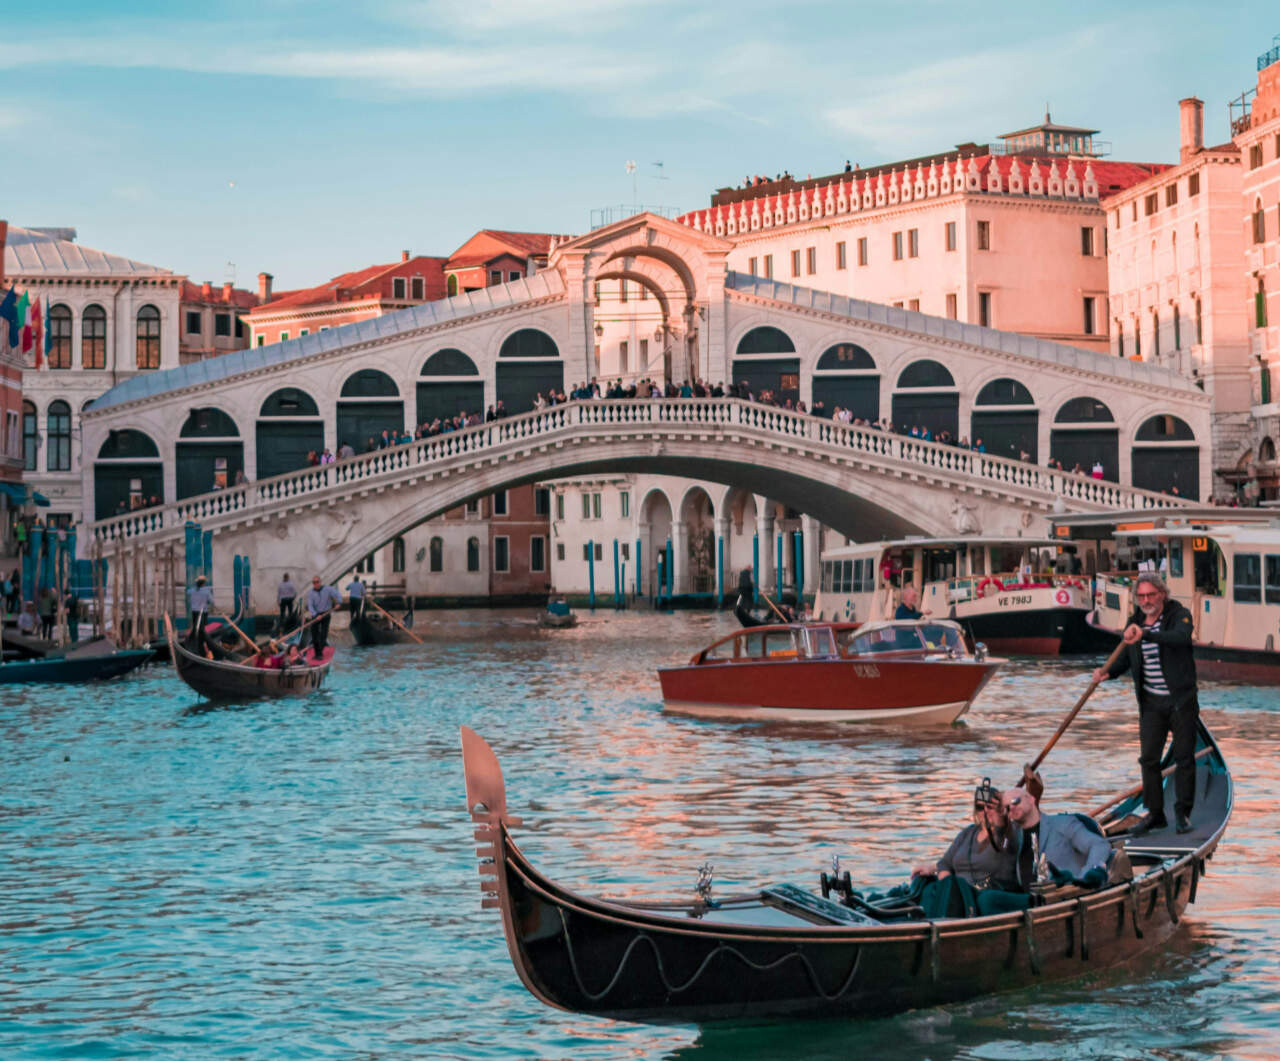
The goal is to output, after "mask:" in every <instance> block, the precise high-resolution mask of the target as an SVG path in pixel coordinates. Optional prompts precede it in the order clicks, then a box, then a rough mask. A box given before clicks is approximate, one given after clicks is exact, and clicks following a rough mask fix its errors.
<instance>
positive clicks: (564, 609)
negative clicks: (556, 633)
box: [538, 600, 578, 630]
mask: <svg viewBox="0 0 1280 1061" xmlns="http://www.w3.org/2000/svg"><path fill="white" fill-rule="evenodd" d="M538 625H539V626H545V627H547V628H548V629H550V630H567V629H568V628H569V627H571V626H577V625H578V617H577V615H575V614H574V612H573V611H572V610H571V609H570V608H569V604H568V602H567V601H563V600H553V601H549V602H548V603H547V606H546V607H545V608H544V609H543V610H542V611H540V612H538Z"/></svg>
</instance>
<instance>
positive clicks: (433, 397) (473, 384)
mask: <svg viewBox="0 0 1280 1061" xmlns="http://www.w3.org/2000/svg"><path fill="white" fill-rule="evenodd" d="M483 410H484V382H483V381H482V380H481V379H480V370H479V369H478V368H476V363H475V362H474V361H472V360H471V358H469V357H468V356H467V355H466V354H464V353H463V352H462V351H461V350H455V349H453V348H452V347H450V348H447V349H444V350H437V351H436V352H435V353H434V354H432V355H431V356H430V357H429V358H427V360H426V361H425V362H424V363H423V366H422V373H421V378H420V379H419V380H418V407H417V415H418V424H419V425H421V426H424V427H425V426H427V425H429V424H430V423H432V421H434V420H441V421H444V420H448V419H451V418H452V417H454V416H457V415H458V414H460V413H464V412H467V413H471V412H482V411H483Z"/></svg>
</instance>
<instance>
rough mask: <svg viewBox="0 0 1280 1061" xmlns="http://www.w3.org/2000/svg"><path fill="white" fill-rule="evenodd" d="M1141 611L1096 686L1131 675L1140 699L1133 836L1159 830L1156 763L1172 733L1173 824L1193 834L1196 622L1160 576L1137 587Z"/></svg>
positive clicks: (1160, 783)
mask: <svg viewBox="0 0 1280 1061" xmlns="http://www.w3.org/2000/svg"><path fill="white" fill-rule="evenodd" d="M1134 596H1135V597H1136V599H1137V602H1138V610H1137V611H1135V612H1134V613H1133V615H1132V616H1130V618H1129V623H1128V625H1127V626H1126V627H1125V629H1124V634H1123V640H1124V642H1125V644H1127V645H1128V646H1129V648H1128V651H1127V652H1125V653H1123V654H1122V655H1121V656H1120V657H1119V659H1117V660H1116V662H1115V663H1114V664H1112V665H1111V667H1110V668H1109V669H1108V668H1104V667H1099V668H1098V669H1097V670H1096V671H1094V673H1093V676H1094V679H1095V680H1096V681H1105V680H1106V679H1108V678H1114V677H1115V676H1116V675H1118V674H1123V673H1124V672H1125V671H1127V670H1131V671H1133V688H1134V692H1135V693H1136V694H1137V697H1138V734H1139V741H1140V745H1141V748H1140V751H1139V754H1138V762H1139V764H1140V765H1141V767H1142V802H1143V804H1144V805H1145V806H1146V808H1147V815H1146V817H1145V818H1144V819H1143V820H1142V821H1141V822H1140V823H1139V824H1138V825H1137V826H1136V827H1135V828H1134V829H1133V830H1132V832H1134V833H1145V832H1150V831H1151V830H1153V829H1163V828H1165V827H1166V826H1167V825H1168V821H1167V819H1166V818H1165V813H1164V778H1163V777H1162V776H1161V772H1160V761H1161V758H1162V756H1163V754H1164V745H1165V738H1166V737H1168V736H1169V735H1170V734H1172V735H1173V742H1172V744H1173V761H1174V763H1175V765H1176V769H1175V771H1174V793H1175V802H1174V819H1175V827H1176V829H1177V831H1178V832H1180V833H1187V832H1190V831H1191V811H1192V808H1193V806H1194V804H1195V795H1196V790H1195V780H1196V765H1195V758H1194V756H1195V745H1196V725H1197V722H1198V720H1199V718H1200V702H1199V700H1198V698H1197V695H1196V692H1197V690H1196V661H1195V656H1194V655H1193V649H1192V644H1191V640H1192V634H1193V632H1194V624H1193V623H1192V619H1191V613H1190V612H1189V611H1187V609H1186V608H1185V607H1183V606H1182V605H1181V604H1179V603H1178V602H1177V601H1176V600H1174V599H1173V598H1172V597H1170V596H1169V587H1168V586H1167V585H1165V581H1164V579H1162V578H1161V577H1160V576H1159V575H1157V574H1155V573H1154V572H1150V571H1144V572H1143V573H1142V574H1140V575H1139V576H1138V580H1137V583H1136V585H1135V586H1134Z"/></svg>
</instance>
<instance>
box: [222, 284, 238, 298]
mask: <svg viewBox="0 0 1280 1061" xmlns="http://www.w3.org/2000/svg"><path fill="white" fill-rule="evenodd" d="M234 290H235V285H233V284H232V283H231V281H230V280H228V281H227V282H226V283H225V284H223V285H222V301H223V302H230V301H231V292H232V291H234Z"/></svg>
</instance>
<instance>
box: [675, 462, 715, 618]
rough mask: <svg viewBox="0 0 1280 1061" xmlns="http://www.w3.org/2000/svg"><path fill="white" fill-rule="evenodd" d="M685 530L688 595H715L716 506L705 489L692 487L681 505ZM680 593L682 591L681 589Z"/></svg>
mask: <svg viewBox="0 0 1280 1061" xmlns="http://www.w3.org/2000/svg"><path fill="white" fill-rule="evenodd" d="M680 521H681V522H682V523H683V524H684V531H685V571H686V581H687V585H686V586H685V587H684V589H683V592H685V593H714V592H715V589H716V530H715V506H714V505H713V504H712V503H711V497H710V496H709V495H708V494H707V492H706V491H705V490H704V489H702V488H701V487H697V486H696V487H692V488H691V489H690V490H689V492H688V493H687V494H685V496H684V500H683V501H682V502H681V504H680ZM676 592H677V593H679V592H681V588H680V587H679V586H677V587H676Z"/></svg>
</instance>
